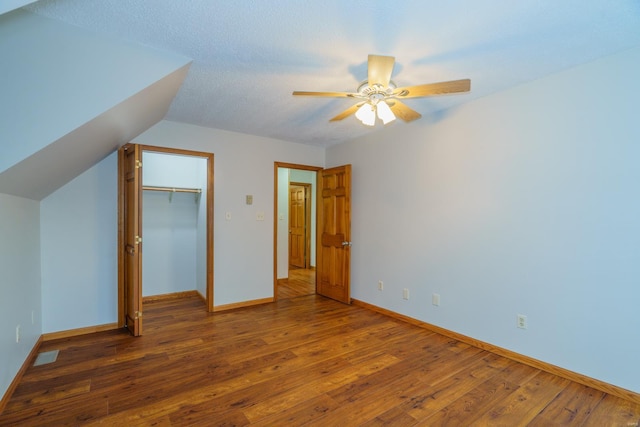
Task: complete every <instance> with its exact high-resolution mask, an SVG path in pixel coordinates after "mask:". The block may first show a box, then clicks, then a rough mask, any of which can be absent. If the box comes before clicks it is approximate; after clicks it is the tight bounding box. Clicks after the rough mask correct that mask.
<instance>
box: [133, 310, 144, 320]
mask: <svg viewBox="0 0 640 427" xmlns="http://www.w3.org/2000/svg"><path fill="white" fill-rule="evenodd" d="M141 317H142V312H141V311H136V317H135V318H134V319H139V318H141Z"/></svg>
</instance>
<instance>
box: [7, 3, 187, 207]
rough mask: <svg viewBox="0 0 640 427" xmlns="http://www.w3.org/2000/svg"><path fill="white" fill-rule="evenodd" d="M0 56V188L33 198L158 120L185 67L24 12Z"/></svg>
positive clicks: (14, 19)
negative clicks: (0, 71)
mask: <svg viewBox="0 0 640 427" xmlns="http://www.w3.org/2000/svg"><path fill="white" fill-rule="evenodd" d="M0 58H2V66H1V68H0V69H1V70H2V79H0V93H2V96H1V97H0V130H1V133H0V136H1V138H2V143H1V144H0V192H2V193H6V194H13V195H16V196H21V197H26V198H30V199H35V200H41V199H42V198H43V197H46V196H47V195H48V194H50V193H51V192H53V191H55V190H56V189H57V188H60V187H61V186H62V185H64V184H66V183H67V182H68V181H69V180H71V179H73V178H74V177H75V176H77V175H79V174H80V173H82V172H84V171H85V170H86V169H88V168H90V167H91V166H93V165H94V164H95V163H97V162H99V161H100V160H102V159H103V158H104V157H105V156H106V155H108V154H109V153H111V152H113V150H115V149H116V148H117V147H118V146H120V145H122V144H124V143H126V142H128V141H130V140H131V139H133V138H134V137H135V136H137V135H139V134H140V133H142V132H144V131H145V130H147V129H148V128H149V127H151V126H153V125H154V124H155V123H157V122H158V121H160V120H162V119H163V117H164V116H165V114H166V112H167V111H168V109H169V105H170V103H171V101H172V100H173V98H174V97H175V94H176V93H177V91H178V88H179V87H180V85H181V84H182V82H183V80H184V77H185V76H186V74H187V70H188V67H189V64H190V59H189V58H187V57H184V56H181V55H176V54H174V53H169V52H163V51H159V50H157V49H154V48H150V47H148V46H142V45H139V44H135V43H131V42H127V41H123V40H121V39H117V38H113V37H109V36H104V35H101V34H98V33H95V32H90V31H87V30H84V29H81V28H78V27H77V26H73V25H70V24H67V23H63V22H61V21H57V20H52V19H49V18H46V17H42V16H38V15H35V14H33V13H28V12H25V11H22V10H15V11H13V12H10V13H7V14H4V15H1V16H0Z"/></svg>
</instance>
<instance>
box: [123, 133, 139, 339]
mask: <svg viewBox="0 0 640 427" xmlns="http://www.w3.org/2000/svg"><path fill="white" fill-rule="evenodd" d="M140 153H141V150H140V146H139V145H136V144H127V145H124V146H123V147H122V148H120V150H119V156H118V159H119V163H120V164H119V166H120V174H122V177H121V183H122V188H121V190H122V192H123V198H122V200H123V203H124V206H122V207H121V209H122V210H123V216H124V221H123V227H124V230H123V232H122V238H123V241H122V242H121V249H120V250H121V251H122V252H123V253H122V255H121V257H122V260H123V268H124V274H123V280H124V283H123V291H124V304H123V305H124V307H123V308H124V321H125V324H126V326H127V329H129V331H130V332H131V334H132V335H134V336H139V335H142V241H141V233H142V230H141V217H142V215H141V210H142V207H141V206H140V200H141V198H140V194H141V192H142V174H141V171H140V166H141V161H140V158H141V154H140Z"/></svg>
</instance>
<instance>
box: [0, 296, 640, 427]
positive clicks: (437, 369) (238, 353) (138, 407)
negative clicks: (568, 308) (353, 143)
mask: <svg viewBox="0 0 640 427" xmlns="http://www.w3.org/2000/svg"><path fill="white" fill-rule="evenodd" d="M144 319H145V320H144V321H145V335H144V336H142V337H139V338H133V337H131V336H129V335H128V334H127V333H126V332H124V331H108V332H100V333H95V334H90V335H84V336H80V337H74V338H66V339H59V340H56V341H49V342H45V343H43V345H42V348H41V351H48V350H53V349H59V350H60V354H59V356H58V360H57V361H56V362H54V363H52V364H48V365H42V366H37V367H30V368H29V369H28V370H27V372H26V373H25V375H24V377H23V379H22V381H21V382H20V384H19V385H18V387H17V389H16V391H15V393H14V395H13V397H12V398H11V400H10V401H9V403H8V405H7V407H6V409H5V411H4V413H3V414H2V415H0V425H1V426H16V425H19V426H62V425H107V426H139V425H155V426H185V425H203V426H244V425H251V426H299V425H317V426H341V427H347V426H358V425H366V426H378V425H388V426H441V425H454V426H470V425H478V426H484V425H490V426H526V425H530V426H556V425H566V426H599V427H600V426H625V427H629V426H638V425H639V423H640V405H638V404H634V403H631V402H628V401H624V400H622V399H620V398H617V397H614V396H611V395H607V394H605V393H602V392H600V391H596V390H593V389H590V388H588V387H585V386H582V385H579V384H576V383H573V382H571V381H568V380H565V379H562V378H559V377H556V376H553V375H550V374H547V373H545V372H542V371H540V370H537V369H534V368H531V367H529V366H526V365H522V364H519V363H516V362H513V361H511V360H508V359H505V358H503V357H500V356H496V355H494V354H491V353H488V352H486V351H483V350H480V349H477V348H474V347H470V346H469V345H466V344H463V343H461V342H458V341H455V340H452V339H449V338H446V337H443V336H441V335H438V334H435V333H432V332H429V331H427V330H424V329H421V328H419V327H417V326H413V325H409V324H406V323H403V322H401V321H399V320H396V319H392V318H389V317H386V316H384V315H382V314H379V313H374V312H371V311H369V310H367V309H365V308H362V307H354V306H348V305H344V304H340V303H338V302H335V301H332V300H329V299H326V298H323V297H320V296H317V295H308V296H302V297H297V298H291V299H281V300H279V301H278V302H276V303H271V304H265V305H261V306H254V307H249V308H243V309H237V310H231V311H226V312H219V313H215V314H209V313H207V312H206V310H205V307H204V305H203V304H202V302H201V300H200V299H199V298H185V299H180V300H174V301H160V302H155V303H151V304H146V305H145V317H144Z"/></svg>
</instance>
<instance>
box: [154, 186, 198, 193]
mask: <svg viewBox="0 0 640 427" xmlns="http://www.w3.org/2000/svg"><path fill="white" fill-rule="evenodd" d="M142 189H143V190H151V191H169V192H172V193H198V194H200V193H202V190H201V189H199V188H179V187H152V186H143V187H142Z"/></svg>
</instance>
